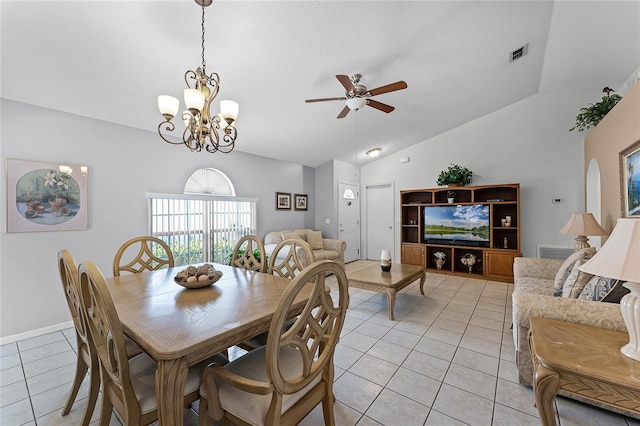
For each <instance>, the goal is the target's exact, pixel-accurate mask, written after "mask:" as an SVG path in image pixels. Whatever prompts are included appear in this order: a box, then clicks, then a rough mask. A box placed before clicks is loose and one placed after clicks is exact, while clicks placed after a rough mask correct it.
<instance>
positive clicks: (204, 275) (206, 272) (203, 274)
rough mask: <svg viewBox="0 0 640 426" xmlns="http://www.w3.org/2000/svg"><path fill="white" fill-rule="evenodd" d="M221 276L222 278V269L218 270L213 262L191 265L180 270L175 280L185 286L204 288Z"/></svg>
mask: <svg viewBox="0 0 640 426" xmlns="http://www.w3.org/2000/svg"><path fill="white" fill-rule="evenodd" d="M220 278H222V271H218V270H216V269H215V268H214V267H213V265H211V264H205V265H202V266H199V267H195V266H189V267H187V268H186V269H183V270H182V271H180V272H178V274H177V275H176V276H175V277H174V278H173V280H174V281H175V282H176V283H177V284H180V285H181V286H183V287H185V288H203V287H208V286H210V285H211V284H213V283H215V282H216V281H218V280H219V279H220Z"/></svg>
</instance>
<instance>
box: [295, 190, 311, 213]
mask: <svg viewBox="0 0 640 426" xmlns="http://www.w3.org/2000/svg"><path fill="white" fill-rule="evenodd" d="M293 200H294V204H293V208H294V209H296V210H307V201H309V198H308V196H307V194H294V195H293Z"/></svg>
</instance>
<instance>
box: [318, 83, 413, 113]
mask: <svg viewBox="0 0 640 426" xmlns="http://www.w3.org/2000/svg"><path fill="white" fill-rule="evenodd" d="M336 78H337V79H338V81H339V82H340V84H342V85H343V86H344V89H345V93H344V96H342V97H339V98H320V99H307V100H306V101H305V102H307V103H310V102H325V101H346V102H345V103H346V105H345V107H344V108H343V109H342V111H340V114H338V117H336V118H344V117H346V115H347V114H348V113H349V111H351V110H352V109H353V110H359V109H360V108H362V107H363V106H365V105H369V106H370V107H372V108H375V109H379V110H380V111H382V112H386V113H389V112H391V111H393V110H394V109H395V108H394V107H392V106H391V105H387V104H383V103H382V102H378V101H376V100H374V99H371V97H372V96H376V95H381V94H383V93H389V92H395V91H396V90H402V89H406V88H407V83H405V82H404V81H396V82H395V83H391V84H387V85H385V86H380V87H376V88H375V89H367V87H366V86H364V85H362V84H360V79H361V78H362V76H361V75H360V74H354V75H352V76H351V77H349V76H347V75H344V74H338V75H336Z"/></svg>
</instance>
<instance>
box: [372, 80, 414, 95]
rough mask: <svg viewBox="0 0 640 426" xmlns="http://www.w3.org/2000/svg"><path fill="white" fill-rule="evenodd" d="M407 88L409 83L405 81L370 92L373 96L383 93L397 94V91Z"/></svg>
mask: <svg viewBox="0 0 640 426" xmlns="http://www.w3.org/2000/svg"><path fill="white" fill-rule="evenodd" d="M406 88H407V83H405V82H404V81H396V82H395V83H391V84H387V85H386V86H380V87H376V88H375V89H371V90H369V94H370V95H371V96H375V95H381V94H383V93H389V92H395V91H396V90H402V89H406Z"/></svg>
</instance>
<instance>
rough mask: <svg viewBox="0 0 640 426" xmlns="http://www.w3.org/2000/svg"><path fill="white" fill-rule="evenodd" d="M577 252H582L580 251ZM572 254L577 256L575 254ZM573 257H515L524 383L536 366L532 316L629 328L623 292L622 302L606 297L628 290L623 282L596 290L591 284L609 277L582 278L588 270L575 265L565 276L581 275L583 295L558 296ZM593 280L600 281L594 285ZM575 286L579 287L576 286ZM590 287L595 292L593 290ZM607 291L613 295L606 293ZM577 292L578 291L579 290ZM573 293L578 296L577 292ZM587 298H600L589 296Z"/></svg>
mask: <svg viewBox="0 0 640 426" xmlns="http://www.w3.org/2000/svg"><path fill="white" fill-rule="evenodd" d="M574 254H575V253H574ZM575 255H576V256H578V255H577V254H575ZM572 257H574V256H573V255H572ZM572 257H570V259H571V258H572ZM570 259H567V260H565V261H563V260H555V259H535V258H524V257H517V258H516V259H515V260H514V264H513V272H514V290H513V294H512V301H513V341H514V344H515V350H516V357H515V360H516V367H517V369H518V381H519V382H520V383H521V384H524V385H529V386H532V385H533V366H532V363H531V352H530V350H529V342H528V334H529V319H530V318H532V317H544V318H552V319H558V320H562V321H568V322H573V323H577V324H584V325H590V326H594V327H600V328H606V329H610V330H617V331H625V332H626V331H627V328H626V326H625V324H624V320H623V318H622V313H621V312H620V305H619V298H620V297H621V296H619V297H617V299H618V303H615V301H614V303H607V301H602V300H606V297H609V296H610V295H611V294H613V291H617V292H618V293H620V289H622V291H624V289H623V288H622V283H618V282H615V283H613V284H610V286H613V287H614V288H615V290H613V289H610V290H609V291H607V290H606V289H605V290H602V289H600V290H597V289H596V291H595V292H594V291H593V288H591V289H590V288H589V286H591V287H593V286H594V285H595V286H597V285H598V284H597V283H598V282H600V281H603V280H604V281H606V280H608V279H603V278H602V277H594V276H590V275H588V274H587V275H588V276H583V277H581V278H580V274H584V272H580V271H579V270H578V269H577V267H576V265H574V267H573V268H571V271H569V274H567V273H566V272H565V274H564V278H566V277H567V276H568V275H571V273H573V274H574V275H575V276H577V277H578V279H577V281H582V282H583V283H585V287H584V288H583V289H582V290H581V291H580V296H579V297H582V298H575V297H562V296H560V297H554V292H556V294H558V293H559V290H558V285H560V284H563V283H561V282H559V281H560V280H561V279H562V278H563V277H562V276H561V275H562V273H561V271H562V269H563V268H565V269H566V268H567V266H568V265H567V264H568V263H570ZM585 261H586V260H585ZM581 262H582V261H579V262H578V263H577V266H580V264H581ZM569 266H570V265H569ZM592 282H594V283H596V284H593V285H592V284H591V283H592ZM565 283H566V280H565ZM561 290H563V291H564V293H565V296H568V294H566V293H571V292H572V289H567V288H566V287H564V288H563V289H561ZM573 290H576V289H575V288H573ZM589 290H591V291H592V293H593V294H589ZM612 290H613V291H612ZM598 292H600V295H598V294H597V293H598ZM603 292H604V293H607V294H608V295H609V296H606V295H605V296H606V297H605V296H602V293H603ZM573 293H577V290H576V291H574V292H573ZM585 293H587V294H585ZM572 296H575V294H574V295H572ZM584 298H590V299H596V300H599V301H596V300H585V299H584Z"/></svg>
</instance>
